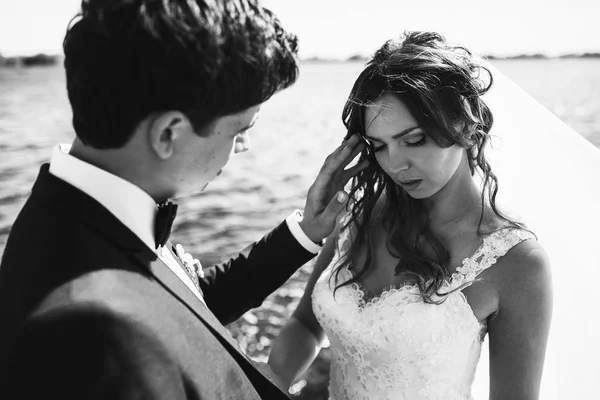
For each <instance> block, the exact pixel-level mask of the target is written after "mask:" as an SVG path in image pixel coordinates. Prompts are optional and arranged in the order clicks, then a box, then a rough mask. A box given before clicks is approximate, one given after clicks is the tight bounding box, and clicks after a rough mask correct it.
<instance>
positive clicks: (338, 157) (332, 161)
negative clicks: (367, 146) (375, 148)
mask: <svg viewBox="0 0 600 400" xmlns="http://www.w3.org/2000/svg"><path fill="white" fill-rule="evenodd" d="M359 142H360V139H359V137H358V135H352V136H351V137H350V139H348V140H346V141H344V142H343V143H342V144H341V145H340V146H338V148H337V149H335V150H334V151H333V153H331V154H330V155H329V156H328V157H327V158H326V159H325V163H324V164H323V166H322V167H321V171H320V172H319V176H318V177H317V180H318V179H319V178H325V179H329V178H330V177H331V176H332V175H333V174H335V173H336V172H337V171H338V170H339V169H341V168H345V167H346V165H348V164H349V163H350V162H351V161H352V160H353V159H354V157H356V155H357V154H358V153H359V152H360V151H361V150H359V151H358V152H357V145H359V147H361V146H360V145H362V143H359ZM362 146H364V145H362Z"/></svg>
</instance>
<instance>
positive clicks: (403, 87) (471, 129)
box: [333, 32, 524, 303]
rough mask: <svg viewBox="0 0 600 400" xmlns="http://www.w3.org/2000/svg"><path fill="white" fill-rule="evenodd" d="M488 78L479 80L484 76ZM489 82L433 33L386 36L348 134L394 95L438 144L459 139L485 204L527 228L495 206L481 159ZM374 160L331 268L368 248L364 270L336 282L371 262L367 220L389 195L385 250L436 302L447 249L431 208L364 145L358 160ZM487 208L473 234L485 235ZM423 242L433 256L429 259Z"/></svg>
mask: <svg viewBox="0 0 600 400" xmlns="http://www.w3.org/2000/svg"><path fill="white" fill-rule="evenodd" d="M484 73H485V75H487V79H483V78H484V77H483V76H482V74H484ZM492 83H493V77H492V73H491V72H490V70H489V69H488V68H486V67H485V66H482V65H480V64H479V63H478V62H477V61H476V59H475V58H474V57H473V55H472V54H471V52H469V50H467V49H465V48H464V47H460V46H453V45H450V44H448V43H447V42H446V40H445V39H444V37H442V36H441V35H439V34H437V33H434V32H405V33H404V35H403V36H402V37H401V38H400V39H397V40H389V41H387V42H386V43H385V44H384V45H383V46H382V47H381V48H380V49H379V50H378V51H377V52H376V53H375V55H374V56H373V58H372V59H371V60H370V61H369V62H368V63H367V65H366V67H365V69H364V70H363V72H362V73H361V74H360V76H359V77H358V79H357V80H356V82H355V84H354V87H353V88H352V91H351V92H350V96H349V98H348V100H347V102H346V105H345V106H344V110H343V113H342V119H343V122H344V125H345V126H346V128H347V132H348V133H347V136H346V137H347V138H349V137H350V136H351V135H352V134H358V135H360V136H363V135H364V134H365V120H364V118H365V110H366V108H367V107H369V106H372V105H373V102H374V101H375V100H377V99H378V98H379V97H380V96H382V95H383V94H386V93H389V94H393V95H394V96H397V98H398V99H399V100H401V101H402V102H403V103H404V104H405V105H406V106H407V107H408V109H409V111H410V113H411V114H412V116H413V117H414V118H415V120H416V121H417V122H418V124H419V126H420V127H421V128H422V129H423V130H424V131H425V132H426V133H427V136H428V138H431V139H432V140H433V141H434V142H435V143H436V144H437V145H439V146H441V147H444V148H446V147H450V146H452V145H455V144H458V145H460V146H461V147H463V148H465V149H466V150H467V153H468V160H469V166H470V169H471V173H472V174H474V173H475V172H476V171H477V170H479V171H480V172H481V175H482V177H483V190H482V193H481V203H482V206H483V205H485V203H486V197H487V201H488V203H489V205H490V207H491V209H492V210H493V212H494V213H495V214H496V215H497V216H498V217H500V218H501V219H502V220H503V221H505V222H507V223H508V224H509V225H511V226H515V227H522V228H523V227H524V226H523V225H522V224H520V223H518V222H515V221H513V220H511V219H509V218H508V217H506V216H505V215H503V214H502V213H501V212H500V211H499V210H498V209H497V207H496V194H497V192H498V179H497V177H496V176H495V175H494V173H493V172H492V169H491V167H490V164H489V163H488V162H487V160H486V158H485V147H486V145H487V143H488V142H489V140H490V135H489V132H490V129H491V128H492V124H493V116H492V112H491V111H490V109H489V108H488V106H487V105H486V104H485V102H484V101H483V100H482V98H481V97H482V95H483V94H485V93H486V92H487V91H488V90H489V89H490V87H491V86H492ZM364 159H371V160H372V162H371V163H370V166H369V167H368V168H367V169H365V170H364V171H362V172H361V173H359V174H358V175H357V176H356V177H355V178H354V182H353V188H352V190H351V193H350V195H351V197H352V198H353V199H354V205H353V206H352V208H351V210H350V211H351V212H350V216H349V218H348V219H347V222H346V223H345V226H344V227H343V229H348V228H349V227H350V226H353V227H355V228H356V233H357V234H356V235H353V237H352V239H353V240H352V245H351V246H350V248H349V249H348V250H347V251H346V252H345V254H343V256H342V262H341V263H339V264H338V265H337V266H336V270H335V273H334V274H333V276H335V281H336V282H339V280H338V276H339V272H340V271H341V269H342V268H343V267H345V266H346V265H348V263H349V262H350V260H351V259H352V258H353V256H354V255H356V254H357V252H358V250H359V249H360V248H361V247H362V246H365V245H366V248H367V254H366V260H365V262H364V265H363V268H361V269H360V272H358V273H357V274H353V276H352V278H351V279H350V280H348V281H346V282H343V283H341V284H338V285H337V286H336V290H337V289H339V288H340V287H343V286H346V285H350V284H352V283H354V282H357V281H358V279H359V278H360V277H361V276H363V275H364V274H365V272H366V271H367V269H368V268H369V265H370V263H371V256H372V248H371V247H372V244H371V243H372V242H371V235H372V232H371V229H369V222H370V221H371V220H372V217H373V215H372V214H373V209H374V207H375V204H376V202H377V200H378V199H379V197H380V196H381V195H384V196H386V201H385V206H384V208H383V210H382V213H381V221H383V227H384V229H385V231H386V233H387V244H386V245H387V248H388V251H389V252H390V254H392V255H394V256H395V257H397V258H399V259H400V261H399V262H398V264H397V265H396V269H395V272H396V275H399V274H407V275H408V276H412V277H413V278H414V279H415V280H416V283H417V285H418V287H419V289H420V293H421V295H422V296H423V298H424V300H425V301H426V302H429V303H439V302H440V301H443V300H439V301H438V300H435V299H434V295H435V296H441V298H442V299H443V298H444V297H445V296H443V295H444V294H445V293H443V294H442V293H440V288H441V286H442V285H443V283H444V281H445V280H446V279H447V278H448V262H449V259H450V254H449V252H448V249H447V248H446V247H445V246H444V244H443V243H442V242H441V241H440V240H439V238H438V237H436V234H435V233H434V232H432V231H431V230H430V229H429V228H428V224H427V222H428V213H427V211H426V209H425V207H424V205H423V202H422V201H420V200H415V199H413V198H412V197H410V196H409V195H408V194H407V193H406V192H405V191H404V190H403V189H402V188H401V187H400V186H398V185H396V184H395V183H394V181H393V180H392V179H391V178H390V177H388V175H387V174H386V173H385V172H384V171H383V170H382V169H381V167H380V166H379V164H378V163H377V162H376V161H375V159H374V157H373V152H372V148H370V146H369V145H367V147H366V148H365V150H364V151H363V152H362V153H361V155H360V160H361V161H362V160H364ZM483 213H484V207H482V214H481V216H480V221H479V227H478V232H479V234H480V235H483V233H482V221H483ZM424 243H427V244H428V245H429V246H430V247H431V248H432V249H433V250H434V253H435V257H433V258H432V257H429V256H427V255H426V254H425V253H424V252H423V251H422V248H423V244H424Z"/></svg>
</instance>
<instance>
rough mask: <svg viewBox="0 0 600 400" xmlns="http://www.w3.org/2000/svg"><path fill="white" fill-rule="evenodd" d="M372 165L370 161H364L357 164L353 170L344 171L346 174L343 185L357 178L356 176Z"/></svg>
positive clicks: (343, 177) (343, 176)
mask: <svg viewBox="0 0 600 400" xmlns="http://www.w3.org/2000/svg"><path fill="white" fill-rule="evenodd" d="M369 165H370V162H369V160H363V161H362V162H361V163H360V164H356V165H354V166H353V167H351V168H348V169H347V170H345V171H344V174H343V175H342V184H343V185H344V186H345V185H346V183H348V181H349V180H350V179H352V178H353V177H355V176H356V174H358V173H359V172H360V171H362V170H364V169H365V168H367V167H368V166H369Z"/></svg>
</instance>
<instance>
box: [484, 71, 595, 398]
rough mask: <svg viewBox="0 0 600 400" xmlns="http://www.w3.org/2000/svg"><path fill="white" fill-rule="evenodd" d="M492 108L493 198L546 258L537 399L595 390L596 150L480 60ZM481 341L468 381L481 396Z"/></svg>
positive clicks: (575, 395) (588, 394)
mask: <svg viewBox="0 0 600 400" xmlns="http://www.w3.org/2000/svg"><path fill="white" fill-rule="evenodd" d="M483 63H484V64H485V65H486V66H488V67H489V68H490V70H491V71H492V74H493V75H494V85H493V87H492V89H491V90H490V92H489V93H488V94H486V96H485V100H486V101H487V104H488V105H489V106H490V108H491V110H492V112H493V114H494V121H495V122H494V127H493V129H492V132H491V134H492V137H493V140H492V145H491V147H490V148H488V149H487V152H488V153H487V154H488V159H489V161H490V163H491V165H492V170H493V171H494V172H495V173H496V175H497V176H498V179H499V192H498V204H500V205H501V207H502V209H504V210H505V211H506V212H507V213H508V214H509V215H510V216H511V217H514V218H517V219H519V220H521V221H523V222H525V223H526V224H527V225H528V226H529V227H530V228H531V230H532V231H533V232H534V233H535V234H536V235H537V236H538V239H539V241H540V243H541V244H542V245H543V246H544V248H545V249H546V251H547V253H548V255H549V257H550V260H551V263H552V273H553V285H554V313H553V320H552V328H551V331H550V339H549V344H548V351H547V354H546V362H545V367H544V376H543V379H542V389H541V393H540V399H543V400H547V399H589V398H596V396H598V389H597V381H598V378H599V375H598V371H599V369H598V362H599V361H600V340H598V338H599V337H600V332H599V328H600V323H599V322H598V316H600V312H599V311H598V309H597V305H598V304H600V290H599V288H598V284H599V283H600V235H599V234H598V232H597V231H596V230H597V229H600V176H599V174H600V150H598V149H597V148H596V147H594V146H593V145H592V144H590V143H589V142H588V141H587V140H586V139H584V138H583V137H581V136H580V135H579V134H577V132H575V131H574V130H573V129H571V128H569V127H568V126H567V125H566V124H565V123H563V122H562V121H561V120H559V119H558V118H557V117H556V116H555V115H554V114H552V113H551V112H550V111H548V110H547V109H545V108H544V107H543V106H541V105H540V104H539V103H538V102H537V101H536V100H534V99H533V98H532V97H530V96H529V95H528V94H527V93H526V92H525V91H523V90H522V89H520V88H519V87H518V86H517V85H516V84H514V83H513V82H512V81H510V79H508V78H507V77H506V76H504V75H503V74H502V73H501V72H500V71H498V70H497V69H496V68H494V67H493V66H491V65H489V64H488V63H487V62H483ZM488 382H489V378H488V350H487V340H486V344H485V345H484V349H483V351H482V359H481V361H480V363H479V367H478V371H477V377H476V380H475V385H474V395H475V398H476V399H486V398H488V387H489V385H488Z"/></svg>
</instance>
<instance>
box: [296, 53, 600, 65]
mask: <svg viewBox="0 0 600 400" xmlns="http://www.w3.org/2000/svg"><path fill="white" fill-rule="evenodd" d="M483 58H485V59H487V60H564V59H578V58H586V59H587V58H598V59H600V53H572V54H562V55H559V56H548V55H545V54H517V55H511V56H497V55H494V54H486V55H483ZM300 61H301V62H304V63H344V62H367V61H369V57H366V56H363V55H354V56H352V57H348V58H346V59H328V58H320V57H310V58H304V59H301V60H300Z"/></svg>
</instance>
